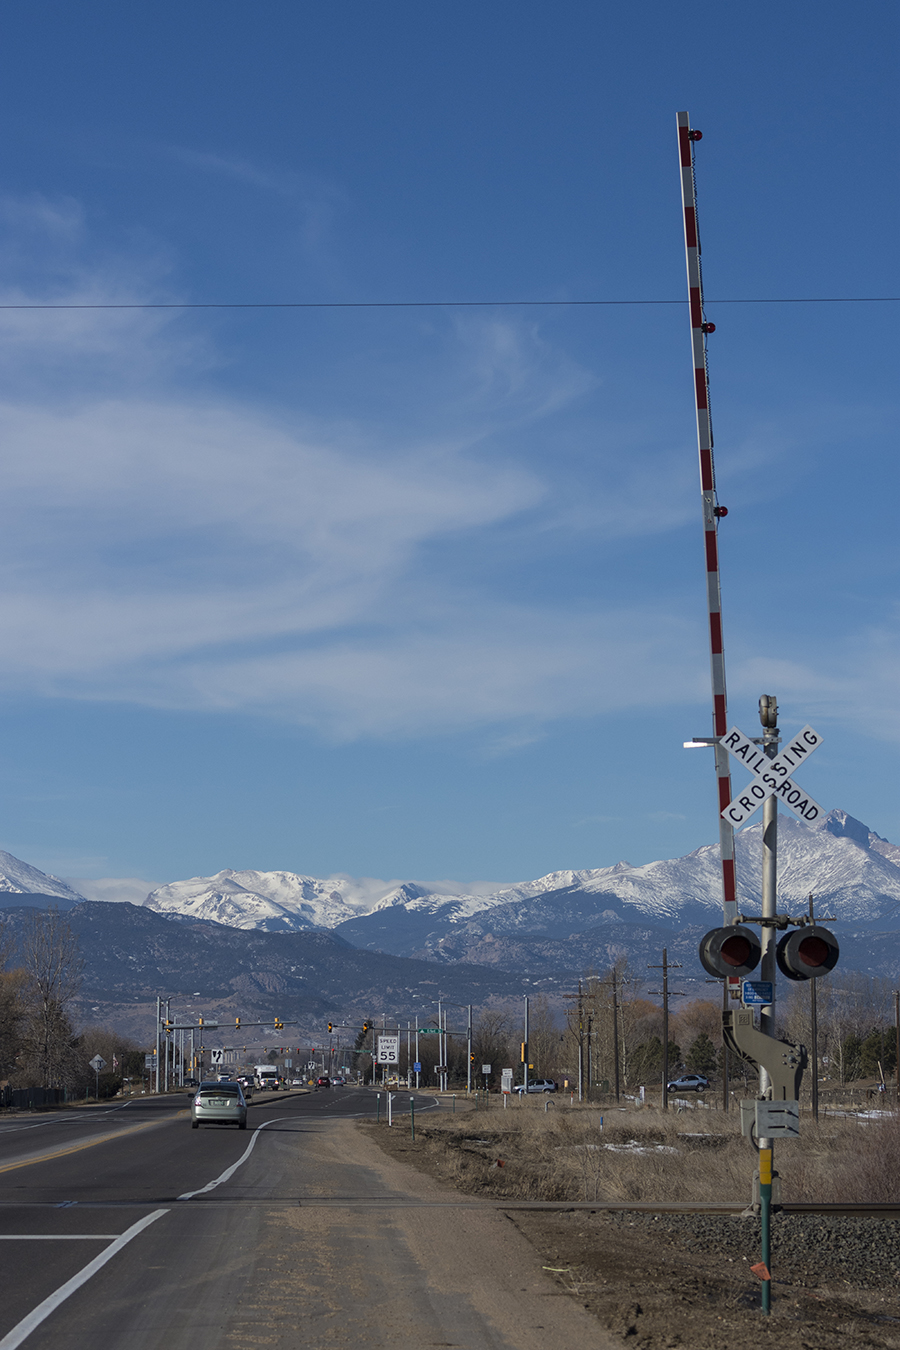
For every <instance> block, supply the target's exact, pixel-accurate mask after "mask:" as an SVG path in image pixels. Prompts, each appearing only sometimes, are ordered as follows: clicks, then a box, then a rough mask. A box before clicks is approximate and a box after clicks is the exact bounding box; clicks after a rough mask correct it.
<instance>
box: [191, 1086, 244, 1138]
mask: <svg viewBox="0 0 900 1350" xmlns="http://www.w3.org/2000/svg"><path fill="white" fill-rule="evenodd" d="M201 1125H236V1126H237V1127H238V1129H239V1130H246V1128H247V1102H246V1099H245V1097H244V1093H243V1090H242V1089H241V1085H240V1083H237V1082H233V1083H231V1082H227V1083H201V1084H200V1086H199V1087H198V1089H197V1093H196V1096H195V1097H194V1099H193V1101H192V1102H191V1129H192V1130H198V1129H199V1128H200V1126H201Z"/></svg>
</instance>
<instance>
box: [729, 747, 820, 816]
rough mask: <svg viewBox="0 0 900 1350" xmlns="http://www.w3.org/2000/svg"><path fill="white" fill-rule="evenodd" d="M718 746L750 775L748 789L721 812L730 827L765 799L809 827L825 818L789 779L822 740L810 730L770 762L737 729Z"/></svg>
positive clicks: (816, 805)
mask: <svg viewBox="0 0 900 1350" xmlns="http://www.w3.org/2000/svg"><path fill="white" fill-rule="evenodd" d="M722 744H723V745H724V746H725V749H726V750H727V751H728V752H729V754H732V755H734V757H735V759H739V760H740V761H741V763H742V764H743V765H744V766H745V767H746V768H748V769H749V770H750V772H751V773H752V774H753V775H754V777H753V781H752V783H751V784H750V785H749V787H747V788H745V789H744V791H743V792H741V793H740V794H739V795H738V796H737V797H735V798H734V800H733V801H731V802H729V803H728V805H727V806H726V807H725V810H724V811H723V812H722V815H723V816H724V817H725V819H726V820H727V821H729V822H730V823H731V824H732V825H734V826H735V827H737V826H739V825H743V824H744V822H745V821H747V820H749V819H750V817H751V816H752V815H753V812H754V811H756V810H757V808H758V807H760V806H762V804H763V802H764V801H765V800H766V798H767V797H771V796H773V795H774V796H776V797H778V798H779V800H780V801H783V802H784V804H785V806H789V807H790V808H791V810H792V811H793V812H794V814H795V815H797V816H799V817H800V819H801V820H805V821H806V822H807V824H809V825H812V823H813V821H816V820H818V819H819V818H820V817H821V816H823V815H824V814H825V813H824V811H823V810H822V807H821V806H820V805H819V803H818V802H817V801H815V800H814V799H813V798H812V797H811V796H810V795H809V793H808V792H804V791H803V789H802V788H800V787H798V786H797V784H796V783H795V782H794V780H793V778H792V776H791V775H792V774H793V772H794V770H795V769H796V768H797V766H798V765H799V764H802V763H803V761H804V760H805V759H807V758H808V757H809V755H811V754H812V752H813V751H814V750H818V748H819V746H820V745H821V744H822V737H821V736H820V735H819V733H818V732H817V731H813V729H812V727H804V728H803V730H802V731H799V732H798V733H797V735H796V736H794V737H792V739H791V740H790V741H788V743H787V745H786V746H785V747H784V749H783V750H782V751H781V752H780V753H779V754H777V755H776V756H775V758H774V759H769V758H768V757H767V756H766V755H764V754H763V752H762V750H761V749H760V747H759V746H758V745H757V744H756V742H755V741H751V740H750V738H749V736H745V735H744V733H743V732H742V731H740V730H738V728H737V727H732V728H731V729H730V730H729V731H727V732H726V733H725V735H724V736H723V737H722Z"/></svg>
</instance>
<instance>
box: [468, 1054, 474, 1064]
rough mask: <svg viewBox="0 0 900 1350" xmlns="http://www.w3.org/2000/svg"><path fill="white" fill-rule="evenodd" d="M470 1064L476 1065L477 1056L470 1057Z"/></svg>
mask: <svg viewBox="0 0 900 1350" xmlns="http://www.w3.org/2000/svg"><path fill="white" fill-rule="evenodd" d="M469 1063H470V1064H474V1063H475V1056H474V1055H470V1056H469Z"/></svg>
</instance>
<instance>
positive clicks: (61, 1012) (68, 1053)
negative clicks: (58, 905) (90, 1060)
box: [21, 909, 84, 1087]
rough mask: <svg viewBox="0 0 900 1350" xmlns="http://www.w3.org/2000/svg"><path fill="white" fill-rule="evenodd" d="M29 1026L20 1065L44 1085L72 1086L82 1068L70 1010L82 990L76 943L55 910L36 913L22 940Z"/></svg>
mask: <svg viewBox="0 0 900 1350" xmlns="http://www.w3.org/2000/svg"><path fill="white" fill-rule="evenodd" d="M21 956H22V968H23V971H24V975H25V986H24V997H25V1027H24V1035H23V1041H22V1054H21V1064H22V1069H23V1070H24V1072H25V1074H26V1075H27V1076H28V1077H29V1078H31V1079H32V1080H33V1081H35V1082H36V1083H37V1084H39V1085H40V1086H42V1087H71V1086H73V1085H74V1083H75V1082H76V1081H77V1080H78V1078H79V1077H80V1073H81V1071H82V1069H83V1065H82V1063H81V1056H80V1055H79V1053H78V1051H77V1049H76V1047H75V1044H74V1040H75V1037H74V1033H73V1028H72V1023H71V1021H70V1020H69V1013H68V1008H69V1005H70V1004H71V1002H72V1000H73V999H74V998H75V997H76V996H77V994H78V992H79V990H80V989H81V976H82V971H83V968H84V962H83V961H82V959H81V954H80V952H79V950H78V941H77V939H76V937H75V934H74V933H73V932H72V929H71V928H70V927H69V924H68V923H67V922H66V920H65V919H64V918H63V917H62V916H61V915H60V913H59V911H58V910H56V909H50V910H34V911H33V913H32V914H31V915H29V917H28V920H27V921H26V924H25V929H24V933H23V936H22V942H21Z"/></svg>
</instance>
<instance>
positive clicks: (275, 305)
mask: <svg viewBox="0 0 900 1350" xmlns="http://www.w3.org/2000/svg"><path fill="white" fill-rule="evenodd" d="M897 301H900V295H789V296H773V297H767V298H764V299H741V300H707V301H706V302H705V303H706V304H707V305H874V304H891V303H893V304H896V303H897ZM687 303H688V302H687V300H200V301H194V300H175V301H160V302H157V301H152V300H148V301H137V302H129V303H126V304H111V303H105V302H104V303H99V304H40V305H33V304H29V305H24V304H23V305H3V304H0V310H4V309H478V308H487V309H490V308H510V307H512V306H525V305H547V306H549V305H560V306H565V305H686V304H687Z"/></svg>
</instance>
